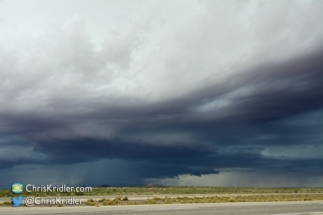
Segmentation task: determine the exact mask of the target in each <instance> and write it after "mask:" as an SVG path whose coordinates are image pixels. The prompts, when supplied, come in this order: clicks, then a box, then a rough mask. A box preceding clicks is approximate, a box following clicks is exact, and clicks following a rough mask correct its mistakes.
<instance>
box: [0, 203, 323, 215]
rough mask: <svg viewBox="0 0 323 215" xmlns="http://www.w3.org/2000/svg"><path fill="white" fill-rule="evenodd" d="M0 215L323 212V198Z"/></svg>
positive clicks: (5, 211) (6, 210) (13, 210)
mask: <svg viewBox="0 0 323 215" xmlns="http://www.w3.org/2000/svg"><path fill="white" fill-rule="evenodd" d="M0 214H1V215H39V214H48V215H89V214H91V215H92V214H93V215H104V214H109V215H154V214H156V215H265V214H266V215H273V214H275V215H283V214H286V215H323V201H310V202H244V203H200V204H167V205H160V204H158V205H129V206H100V207H94V206H64V207H48V206H46V207H1V208H0Z"/></svg>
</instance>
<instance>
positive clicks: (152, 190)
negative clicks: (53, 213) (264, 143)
mask: <svg viewBox="0 0 323 215" xmlns="http://www.w3.org/2000/svg"><path fill="white" fill-rule="evenodd" d="M280 193H281V194H290V193H293V194H310V193H313V194H314V193H317V194H318V193H322V194H323V188H248V187H243V188H233V187H101V188H93V189H92V192H90V193H67V192H65V193H64V192H63V193H58V192H56V193H51V192H47V193H41V192H37V193H27V192H26V191H23V192H22V194H20V195H22V196H83V195H84V196H131V195H172V194H181V195H196V194H280ZM11 196H13V193H12V192H11V190H9V189H6V190H0V197H11Z"/></svg>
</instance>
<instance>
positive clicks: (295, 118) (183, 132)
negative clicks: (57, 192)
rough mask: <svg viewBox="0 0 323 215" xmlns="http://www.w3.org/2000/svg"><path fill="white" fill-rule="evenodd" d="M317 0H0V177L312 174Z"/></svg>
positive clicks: (269, 178) (211, 180) (319, 34)
mask: <svg viewBox="0 0 323 215" xmlns="http://www.w3.org/2000/svg"><path fill="white" fill-rule="evenodd" d="M322 11H323V3H322V1H287V0H282V1H278V0H277V1H99V0H98V1H89V0H88V1H80V0H77V1H76V0H75V1H72V0H69V1H22V0H21V1H17V0H13V1H5V0H4V1H0V168H1V180H0V186H2V187H7V186H9V185H10V184H11V183H13V182H16V181H19V180H20V182H22V183H35V184H37V183H69V184H91V185H100V184H112V185H138V184H146V183H150V182H158V183H162V184H165V185H166V184H167V185H201V186H203V185H209V186H235V185H236V184H237V182H239V183H240V184H241V185H242V186H252V185H257V186H322V185H323V175H322V174H323V169H322V166H323V165H322V164H323V156H322V155H323V145H322V142H323V136H322V128H323V124H322V120H319V119H321V118H322V116H323V92H322V86H323V63H322V60H321V59H322V57H323V46H322V45H323V27H322V24H321V23H320V22H319V20H323V13H322ZM94 166H95V168H94ZM89 176H91V177H89ZM93 176H94V177H93Z"/></svg>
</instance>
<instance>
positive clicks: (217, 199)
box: [85, 195, 323, 207]
mask: <svg viewBox="0 0 323 215" xmlns="http://www.w3.org/2000/svg"><path fill="white" fill-rule="evenodd" d="M312 200H323V195H265V196H264V195H259V196H211V197H177V198H169V197H164V198H158V197H154V198H151V199H147V200H142V201H138V200H128V198H125V197H124V198H122V197H116V198H115V199H113V200H110V199H100V200H93V199H89V200H88V201H86V202H85V204H86V205H91V206H97V207H98V206H107V205H142V204H188V203H227V202H283V201H312Z"/></svg>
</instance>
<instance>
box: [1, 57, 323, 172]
mask: <svg viewBox="0 0 323 215" xmlns="http://www.w3.org/2000/svg"><path fill="white" fill-rule="evenodd" d="M322 58H323V55H322V52H317V53H315V54H311V55H310V56H304V57H303V58H297V59H293V60H291V61H289V62H284V63H282V64H280V65H271V66H267V65H265V66H263V67H257V68H250V70H249V71H247V72H246V73H244V74H245V76H241V77H235V78H233V77H232V79H231V78H229V83H228V84H226V85H223V86H220V87H219V86H214V87H212V85H211V86H206V87H205V88H201V89H199V90H197V91H195V92H191V93H189V95H188V96H184V97H183V98H177V99H176V100H175V99H174V100H165V101H161V102H158V103H157V104H139V105H136V106H129V105H127V106H123V105H122V104H118V105H121V106H120V107H113V105H109V106H107V107H106V108H104V107H102V104H101V105H98V107H96V108H94V109H92V110H95V111H92V112H90V113H88V114H78V113H72V114H70V115H69V116H67V117H65V116H64V114H63V116H59V115H53V116H51V115H46V114H43V115H41V114H38V115H37V114H35V115H25V116H24V115H20V116H15V115H11V116H10V115H2V116H1V119H2V121H5V122H8V123H7V125H10V126H9V128H11V129H13V130H11V132H12V133H15V132H18V131H19V133H21V134H25V135H26V136H27V137H29V138H30V139H31V140H33V141H34V144H33V150H34V151H35V152H38V153H42V154H45V155H46V156H47V158H46V159H44V160H43V162H45V163H47V164H62V163H66V164H68V163H79V162H89V161H95V160H97V159H103V158H114V159H125V160H136V161H149V162H150V163H152V164H149V165H147V167H146V168H147V169H146V168H144V167H142V168H141V169H143V171H142V172H149V174H148V175H147V174H143V176H144V175H145V176H147V177H148V176H149V177H160V176H163V177H166V176H167V177H171V176H176V175H178V174H197V175H199V174H207V173H212V172H213V173H214V172H215V171H214V169H217V168H219V169H220V168H230V167H240V168H256V169H257V168H260V169H268V170H270V169H276V171H287V170H291V171H292V170H293V169H295V168H296V167H299V168H301V167H302V166H303V165H299V164H300V162H299V161H297V160H288V161H284V160H280V159H275V158H264V157H262V156H261V150H263V149H264V148H266V146H268V145H273V144H280V145H293V144H297V139H299V138H302V137H304V136H305V137H306V134H307V133H311V131H309V130H308V129H309V128H308V127H306V128H301V129H297V128H293V126H286V125H283V124H282V123H279V122H280V121H279V120H284V119H286V118H287V120H288V118H289V117H291V116H295V115H299V114H302V113H308V112H311V111H315V110H318V109H322V99H321V98H323V95H322V91H321V90H319V89H320V87H321V86H322V77H323V64H322V62H321V61H319V59H322ZM259 71H262V73H261V75H257V73H259ZM263 71H266V73H264V72H263ZM246 74H247V75H246ZM245 77H247V78H245ZM249 86H252V91H251V92H250V93H248V95H243V94H242V95H239V94H237V95H234V97H233V99H232V102H231V103H230V105H228V106H226V107H223V108H216V109H210V110H203V111H198V110H197V108H198V107H200V106H203V105H205V103H209V102H210V101H214V100H216V99H221V98H224V97H225V96H227V95H228V94H230V93H232V92H237V90H239V89H242V88H244V87H249ZM230 99H231V98H230ZM62 105H64V104H62ZM111 106H112V107H111ZM75 108H77V107H75ZM84 121H86V122H89V125H90V126H87V127H86V129H94V128H93V127H91V125H93V124H99V126H98V127H96V129H99V130H101V131H104V129H106V127H105V126H108V127H109V126H110V124H114V125H119V126H121V128H120V129H118V132H117V133H116V134H114V135H113V136H112V137H111V138H108V139H107V138H104V139H102V138H93V137H92V138H82V133H78V134H74V135H75V136H74V137H73V135H70V136H68V137H64V135H63V136H62V135H61V134H60V133H59V132H57V133H53V132H50V131H51V130H53V129H54V130H55V129H61V130H66V131H69V129H70V128H71V127H73V126H74V125H75V124H76V125H77V124H78V123H83V122H84ZM273 123H274V124H273ZM275 123H276V124H275ZM272 124H273V125H272ZM304 129H305V130H304ZM268 131H270V132H268ZM86 132H89V131H86ZM90 132H92V131H90ZM172 132H175V133H176V132H184V133H189V134H191V135H193V138H192V139H193V142H194V143H186V142H185V140H176V141H175V142H174V143H172V144H169V143H168V142H167V140H163V139H158V137H157V138H153V136H154V135H152V140H151V139H149V138H148V140H147V138H146V139H145V138H143V137H142V135H145V134H159V133H160V134H162V135H164V136H166V138H167V136H168V135H169V134H171V133H172ZM267 132H268V133H269V134H270V135H279V136H278V137H276V138H275V141H274V142H275V143H273V141H272V140H258V139H252V138H253V137H256V136H261V135H267V134H268V133H267ZM299 132H302V133H299ZM317 132H318V131H317ZM251 134H252V136H250V135H251ZM282 134H284V135H285V136H282ZM286 134H287V135H286ZM279 140H280V141H279ZM303 140H305V139H304V138H303ZM291 141H293V142H291ZM294 141H296V142H294ZM317 141H319V140H317ZM206 142H207V143H206ZM316 143H318V142H316ZM314 144H315V143H314ZM233 145H236V146H237V148H236V149H234V150H233V148H231V149H230V148H229V149H226V151H225V150H224V151H223V150H222V151H221V152H217V147H220V148H221V147H223V146H225V147H228V146H233ZM239 145H241V146H244V145H245V146H248V145H249V147H247V148H244V147H241V148H239ZM22 162H23V163H33V162H35V161H32V160H28V159H25V160H21V159H19V158H18V160H16V161H15V162H3V163H2V168H4V167H8V166H13V165H15V164H19V163H22ZM320 162H321V160H317V161H316V162H313V163H312V167H313V168H314V171H318V170H320V169H321V167H320V164H321V163H320ZM282 163H283V165H278V164H282ZM161 164H164V165H161ZM179 164H180V165H179ZM190 167H192V168H190ZM315 167H316V168H318V169H315ZM138 169H140V168H139V167H138ZM146 170H147V171H146ZM148 170H149V171H148ZM154 174H155V175H154Z"/></svg>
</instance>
